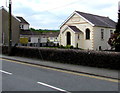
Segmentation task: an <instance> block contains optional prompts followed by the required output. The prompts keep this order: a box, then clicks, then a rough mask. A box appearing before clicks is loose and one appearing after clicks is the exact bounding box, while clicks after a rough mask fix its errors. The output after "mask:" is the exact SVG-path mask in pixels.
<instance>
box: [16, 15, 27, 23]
mask: <svg viewBox="0 0 120 93" xmlns="http://www.w3.org/2000/svg"><path fill="white" fill-rule="evenodd" d="M17 18H18V19H19V20H20V21H21V23H25V24H29V23H28V22H27V21H26V20H25V19H24V18H23V17H20V16H17Z"/></svg>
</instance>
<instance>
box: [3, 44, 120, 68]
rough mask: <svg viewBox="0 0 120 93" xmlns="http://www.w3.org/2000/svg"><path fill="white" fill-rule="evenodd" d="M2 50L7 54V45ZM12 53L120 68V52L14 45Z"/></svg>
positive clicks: (85, 64) (69, 62) (71, 62)
mask: <svg viewBox="0 0 120 93" xmlns="http://www.w3.org/2000/svg"><path fill="white" fill-rule="evenodd" d="M2 52H3V54H7V47H5V46H4V47H2ZM12 55H15V56H21V57H29V58H37V59H43V60H48V61H53V62H61V63H67V64H75V65H84V66H92V67H100V68H109V69H117V70H118V69H120V68H119V63H120V52H108V51H88V50H86V51H85V50H77V49H56V48H55V49H53V48H33V47H14V48H12Z"/></svg>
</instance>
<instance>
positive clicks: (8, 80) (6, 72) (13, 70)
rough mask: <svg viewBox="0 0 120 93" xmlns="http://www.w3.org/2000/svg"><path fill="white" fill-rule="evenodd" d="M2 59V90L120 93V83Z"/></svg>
mask: <svg viewBox="0 0 120 93" xmlns="http://www.w3.org/2000/svg"><path fill="white" fill-rule="evenodd" d="M0 60H1V62H2V69H1V70H0V73H2V91H57V92H58V93H59V92H60V93H74V91H79V92H80V91H118V80H114V79H109V78H102V77H97V76H91V75H86V74H81V73H75V72H70V71H64V70H59V69H54V68H49V67H43V66H38V65H33V64H27V63H20V62H18V61H12V60H7V59H2V58H1V59H0ZM79 92H78V93H79Z"/></svg>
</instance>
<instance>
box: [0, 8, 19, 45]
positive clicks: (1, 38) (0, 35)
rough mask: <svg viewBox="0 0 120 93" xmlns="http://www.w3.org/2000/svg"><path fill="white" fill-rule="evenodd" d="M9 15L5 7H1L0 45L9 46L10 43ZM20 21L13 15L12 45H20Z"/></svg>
mask: <svg viewBox="0 0 120 93" xmlns="http://www.w3.org/2000/svg"><path fill="white" fill-rule="evenodd" d="M8 20H9V13H8V11H7V10H6V9H5V8H4V7H0V45H8V42H9V21H8ZM19 26H20V20H19V19H17V18H16V17H15V16H13V15H12V45H15V44H16V43H19V36H20V28H19Z"/></svg>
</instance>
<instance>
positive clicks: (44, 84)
mask: <svg viewBox="0 0 120 93" xmlns="http://www.w3.org/2000/svg"><path fill="white" fill-rule="evenodd" d="M37 83H38V84H40V85H43V86H47V87H50V88H52V89H55V90H58V91H61V92H65V93H71V92H68V91H66V90H63V89H60V88H57V87H54V86H51V85H48V84H46V83H42V82H37Z"/></svg>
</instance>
